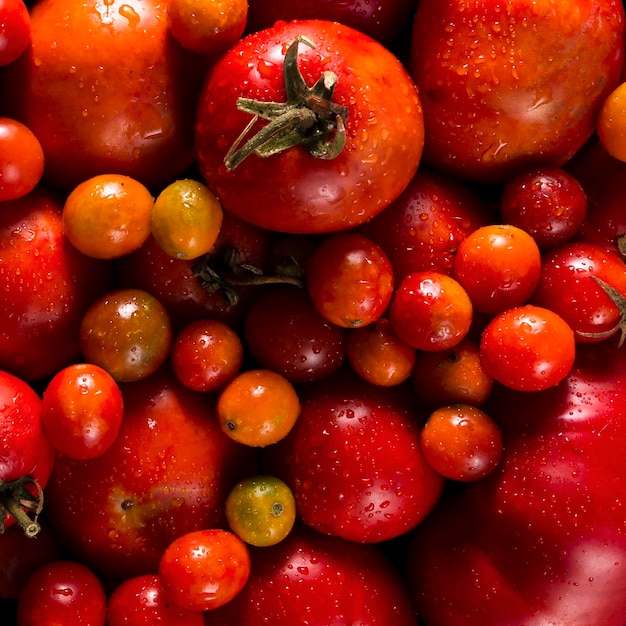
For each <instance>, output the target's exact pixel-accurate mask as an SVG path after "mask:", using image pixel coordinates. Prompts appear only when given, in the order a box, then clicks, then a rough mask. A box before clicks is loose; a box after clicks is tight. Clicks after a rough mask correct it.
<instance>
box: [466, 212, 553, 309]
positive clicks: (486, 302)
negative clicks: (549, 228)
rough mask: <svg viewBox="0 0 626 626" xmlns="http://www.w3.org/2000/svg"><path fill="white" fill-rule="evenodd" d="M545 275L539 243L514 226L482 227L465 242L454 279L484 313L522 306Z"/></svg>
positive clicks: (494, 225)
mask: <svg viewBox="0 0 626 626" xmlns="http://www.w3.org/2000/svg"><path fill="white" fill-rule="evenodd" d="M540 273H541V253H540V251H539V247H538V246H537V244H536V243H535V240H534V239H533V238H532V237H531V236H530V235H529V234H528V233H527V232H526V231H524V230H522V229H521V228H518V227H517V226H512V225H510V224H490V225H489V226H482V227H481V228H479V229H477V230H475V231H474V232H473V233H471V234H470V235H468V237H467V238H466V239H465V240H463V241H462V242H461V244H460V245H459V249H458V252H457V255H456V258H455V260H454V276H455V278H456V279H457V280H458V281H459V282H460V283H461V285H463V287H464V288H465V291H467V293H468V295H469V297H470V299H471V301H472V305H473V306H474V308H475V309H476V310H477V311H481V312H483V313H499V312H500V311H504V310H505V309H509V308H511V307H514V306H520V305H522V304H524V303H526V302H527V301H528V299H529V298H530V296H531V295H532V293H533V291H534V290H535V287H536V286H537V283H538V282H539V275H540Z"/></svg>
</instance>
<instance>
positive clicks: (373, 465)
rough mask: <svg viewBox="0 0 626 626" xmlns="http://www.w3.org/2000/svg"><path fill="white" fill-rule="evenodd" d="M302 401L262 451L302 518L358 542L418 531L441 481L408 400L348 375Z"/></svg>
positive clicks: (308, 392)
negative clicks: (285, 430) (283, 432)
mask: <svg viewBox="0 0 626 626" xmlns="http://www.w3.org/2000/svg"><path fill="white" fill-rule="evenodd" d="M300 399H301V403H302V410H301V413H300V416H299V417H298V420H297V421H296V423H295V425H294V427H293V428H292V430H291V431H290V433H289V434H288V435H287V437H285V438H284V439H283V440H282V441H280V442H279V443H278V444H276V445H275V446H272V447H268V448H266V449H265V450H264V461H265V462H266V463H267V464H268V467H269V468H271V470H272V471H273V472H275V473H276V475H278V476H279V477H280V478H282V480H284V481H285V482H286V483H287V484H288V485H289V487H290V488H291V490H292V491H293V494H294V497H295V500H296V510H297V512H298V515H299V517H300V519H301V520H302V521H303V522H304V523H305V524H307V525H308V526H310V527H311V528H314V529H315V530H318V531H320V532H322V533H325V534H328V535H332V536H335V537H341V538H343V539H347V540H350V541H355V542H361V543H373V542H380V541H386V540H389V539H393V538H395V537H398V536H400V535H402V534H404V533H405V532H407V531H409V530H411V529H412V528H414V527H415V526H417V524H419V523H420V522H421V521H422V520H423V519H424V518H425V517H426V515H427V514H428V513H429V512H430V510H431V509H432V508H433V506H434V505H435V503H436V502H437V500H438V499H439V496H440V495H441V492H442V488H443V484H444V480H443V478H442V477H441V476H440V475H439V474H437V473H436V472H435V471H434V470H433V469H432V468H431V467H430V466H429V465H428V464H427V463H426V461H425V459H424V457H423V455H422V452H421V448H420V442H419V439H420V429H421V424H422V421H421V417H422V416H420V415H419V413H418V410H417V409H416V408H415V405H414V403H413V402H411V399H408V398H407V397H406V396H405V395H404V392H403V391H402V390H399V389H398V388H397V387H393V388H380V387H376V386H374V385H371V384H369V383H366V382H365V381H364V380H362V379H361V378H359V377H357V376H356V375H355V374H352V373H351V372H349V371H346V372H344V373H340V374H336V375H335V376H333V377H332V378H331V379H327V380H325V381H321V382H319V383H317V384H315V385H311V386H308V387H307V388H306V389H301V390H300ZM390 450H393V454H390V453H389V451H390Z"/></svg>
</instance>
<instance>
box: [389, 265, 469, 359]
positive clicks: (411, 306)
mask: <svg viewBox="0 0 626 626" xmlns="http://www.w3.org/2000/svg"><path fill="white" fill-rule="evenodd" d="M472 316H473V309H472V303H471V301H470V299H469V296H468V295H467V293H466V291H465V290H464V289H463V287H462V286H461V285H460V284H459V282H457V281H456V280H455V279H454V278H452V277H451V276H448V275H447V274H441V273H439V272H428V271H427V272H415V273H413V274H407V276H405V277H404V278H403V279H402V282H401V283H400V285H399V286H398V288H397V289H396V291H395V293H394V295H393V299H392V300H391V304H390V306H389V312H388V317H389V321H390V322H391V328H392V329H393V331H394V332H395V333H396V334H397V335H398V337H400V339H402V340H403V341H405V342H406V343H408V344H409V345H410V346H413V347H414V348H417V349H418V350H446V349H447V348H451V347H452V346H454V345H456V344H457V343H459V342H460V341H461V340H462V339H463V338H464V337H465V336H466V335H467V333H468V332H469V329H470V327H471V324H472Z"/></svg>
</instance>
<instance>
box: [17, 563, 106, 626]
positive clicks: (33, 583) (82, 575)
mask: <svg viewBox="0 0 626 626" xmlns="http://www.w3.org/2000/svg"><path fill="white" fill-rule="evenodd" d="M17 622H18V624H19V625H20V626H56V625H57V624H63V626H104V624H105V622H106V596H105V593H104V588H103V586H102V583H101V582H100V580H99V579H98V577H97V576H96V575H95V574H94V573H93V572H92V571H91V570H89V569H88V568H87V567H85V566H84V565H82V564H81V563H78V562H74V561H53V562H51V563H48V564H47V565H44V566H43V567H41V568H40V569H39V570H37V571H36V572H35V573H34V574H33V575H32V576H31V577H30V579H29V580H28V582H27V583H26V585H25V586H24V589H23V590H22V593H21V594H20V598H19V600H18V605H17Z"/></svg>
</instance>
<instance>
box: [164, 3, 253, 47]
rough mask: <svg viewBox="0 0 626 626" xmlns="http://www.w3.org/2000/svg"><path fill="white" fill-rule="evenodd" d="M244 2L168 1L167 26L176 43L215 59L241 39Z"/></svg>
mask: <svg viewBox="0 0 626 626" xmlns="http://www.w3.org/2000/svg"><path fill="white" fill-rule="evenodd" d="M247 17H248V0H168V2H167V23H168V26H169V29H170V32H171V33H172V35H173V36H174V38H175V39H176V41H178V43H179V44H180V45H181V46H183V48H186V49H187V50H192V51H193V52H198V53H200V54H206V55H209V56H210V57H212V58H217V57H218V56H220V55H221V54H223V53H224V52H226V50H228V48H230V47H231V46H233V45H235V44H236V43H237V41H239V39H240V38H241V35H243V31H244V29H245V27H246V20H247Z"/></svg>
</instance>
